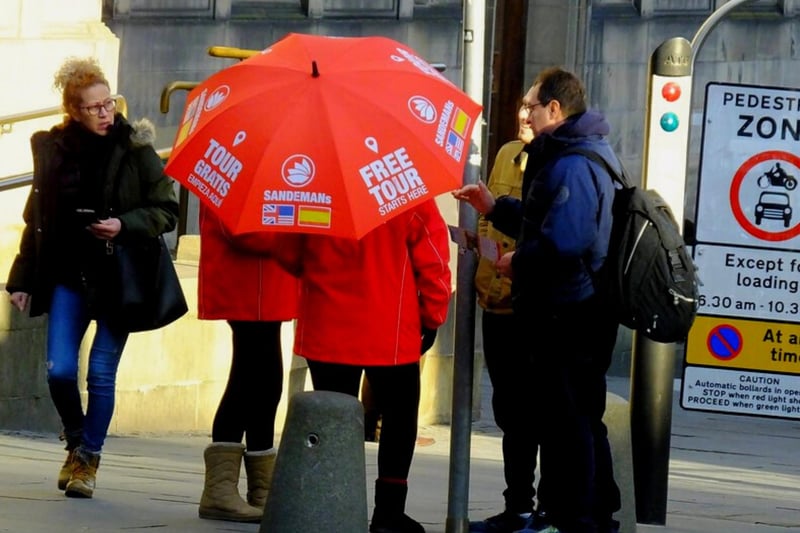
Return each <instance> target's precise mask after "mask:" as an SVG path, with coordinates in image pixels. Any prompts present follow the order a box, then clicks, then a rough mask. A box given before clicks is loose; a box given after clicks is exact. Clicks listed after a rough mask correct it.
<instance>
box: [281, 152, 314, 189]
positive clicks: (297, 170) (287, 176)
mask: <svg viewBox="0 0 800 533" xmlns="http://www.w3.org/2000/svg"><path fill="white" fill-rule="evenodd" d="M315 172H316V167H315V166H314V161H312V160H311V158H310V157H308V156H307V155H304V154H294V155H291V156H289V157H287V158H286V160H285V161H284V162H283V165H281V176H283V181H285V182H286V184H287V185H289V186H291V187H305V186H306V185H308V184H309V183H311V181H312V180H313V179H314V174H315Z"/></svg>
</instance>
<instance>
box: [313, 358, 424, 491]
mask: <svg viewBox="0 0 800 533" xmlns="http://www.w3.org/2000/svg"><path fill="white" fill-rule="evenodd" d="M308 370H309V371H310V372H311V381H312V382H313V383H314V390H327V391H334V392H341V393H344V394H349V395H351V396H355V397H356V398H357V397H358V391H359V387H360V383H361V372H362V370H363V371H364V373H365V374H366V376H367V379H368V380H369V383H370V386H371V387H372V395H373V397H374V399H375V404H376V405H377V407H378V411H379V412H380V413H381V415H382V422H381V439H380V442H379V444H378V478H382V479H390V480H398V481H399V480H402V481H405V480H406V479H407V478H408V472H409V470H410V469H411V459H412V458H413V456H414V445H415V443H416V440H417V415H418V411H419V390H420V378H419V363H413V364H408V365H398V366H367V367H363V368H362V367H360V366H352V365H341V364H335V363H322V362H320V361H312V360H310V359H309V360H308Z"/></svg>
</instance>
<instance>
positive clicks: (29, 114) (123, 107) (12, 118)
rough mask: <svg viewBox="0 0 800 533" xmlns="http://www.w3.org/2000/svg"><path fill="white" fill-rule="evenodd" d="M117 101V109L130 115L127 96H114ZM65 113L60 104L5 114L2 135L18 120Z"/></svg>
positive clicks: (2, 121) (23, 120)
mask: <svg viewBox="0 0 800 533" xmlns="http://www.w3.org/2000/svg"><path fill="white" fill-rule="evenodd" d="M112 98H114V99H115V100H116V101H117V109H118V110H119V112H120V113H122V115H123V116H127V115H128V101H127V100H125V97H124V96H122V95H119V94H115V95H113V96H112ZM63 113H64V108H63V107H61V106H60V105H57V106H52V107H44V108H41V109H34V110H32V111H23V112H22V113H14V114H13V115H5V116H2V117H0V135H3V134H5V133H11V131H12V129H13V126H14V124H16V123H18V122H27V121H29V120H36V119H38V118H45V117H50V116H55V115H61V114H63Z"/></svg>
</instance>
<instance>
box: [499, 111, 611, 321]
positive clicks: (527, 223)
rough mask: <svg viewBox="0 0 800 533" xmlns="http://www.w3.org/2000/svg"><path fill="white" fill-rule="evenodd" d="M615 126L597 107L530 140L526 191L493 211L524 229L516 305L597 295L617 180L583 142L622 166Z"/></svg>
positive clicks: (502, 225)
mask: <svg viewBox="0 0 800 533" xmlns="http://www.w3.org/2000/svg"><path fill="white" fill-rule="evenodd" d="M608 132H609V126H608V122H607V121H606V120H605V118H604V117H603V116H602V115H601V114H599V113H597V112H593V111H587V112H584V113H580V114H577V115H573V116H571V117H569V118H567V120H566V121H565V122H564V123H563V124H561V125H560V126H559V127H558V128H556V129H555V130H554V131H553V132H550V133H544V134H541V135H537V136H536V138H535V139H534V140H533V142H532V143H531V144H529V145H528V147H527V148H526V150H527V151H528V154H529V156H528V165H527V167H526V169H525V175H524V178H523V187H522V198H524V201H521V200H517V199H515V198H511V197H508V196H505V197H501V198H498V199H497V203H496V205H495V208H494V210H493V211H492V213H490V214H489V216H488V218H489V220H491V221H492V222H493V223H494V224H495V226H496V227H497V228H498V229H500V230H501V231H503V232H505V233H509V234H511V235H516V236H517V241H516V243H517V250H516V252H515V254H514V256H513V259H512V271H513V279H514V281H513V283H512V298H513V301H514V304H513V305H514V311H515V312H517V311H529V310H531V309H534V308H536V307H537V306H538V307H539V308H541V307H542V306H545V307H546V306H553V305H555V306H558V305H561V304H568V303H573V302H579V301H582V300H585V299H587V298H589V297H590V296H592V295H593V294H594V287H593V285H592V276H591V272H590V268H591V270H592V271H597V270H598V269H599V268H600V267H601V266H602V264H603V261H605V258H606V255H607V253H608V243H609V238H610V235H611V223H612V211H611V209H612V204H613V201H614V191H615V186H614V182H613V179H612V177H611V176H609V174H608V173H607V172H606V170H605V169H604V168H603V167H601V166H600V165H598V164H597V163H595V162H594V161H590V160H589V159H587V158H586V157H584V156H582V155H580V154H567V155H564V156H562V155H561V153H562V152H563V151H564V150H566V149H567V148H569V147H572V146H580V147H581V148H584V149H587V150H592V151H595V152H596V153H598V154H599V155H600V156H602V157H604V158H606V160H607V161H609V163H611V165H616V166H617V168H619V167H620V165H619V162H618V160H617V158H616V156H615V155H614V152H613V150H612V149H611V146H610V145H609V144H608V142H607V141H606V139H605V137H606V136H607V135H608Z"/></svg>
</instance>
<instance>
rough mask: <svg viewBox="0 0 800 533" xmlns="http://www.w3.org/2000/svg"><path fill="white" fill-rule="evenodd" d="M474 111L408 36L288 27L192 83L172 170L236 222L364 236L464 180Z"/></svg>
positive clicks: (247, 227)
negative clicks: (237, 60)
mask: <svg viewBox="0 0 800 533" xmlns="http://www.w3.org/2000/svg"><path fill="white" fill-rule="evenodd" d="M480 112H481V106H480V105H479V104H478V103H476V102H474V101H473V100H472V99H471V98H470V97H469V96H467V95H466V94H465V93H464V92H462V91H461V90H460V89H459V88H458V87H456V86H455V85H454V84H453V83H451V82H450V81H448V80H447V79H446V78H445V77H443V76H442V75H441V74H440V73H439V72H438V71H437V70H436V69H435V68H434V67H432V66H431V65H430V64H428V63H427V62H426V61H425V60H424V59H422V58H421V57H420V56H419V55H418V54H417V53H416V52H414V51H413V50H412V49H411V48H409V47H408V46H406V45H404V44H401V43H399V42H396V41H393V40H391V39H387V38H385V37H354V38H345V37H324V36H318V35H305V34H289V35H288V36H287V37H285V38H284V39H282V40H280V41H278V42H277V43H275V44H274V45H272V46H271V47H270V48H267V49H266V50H264V51H262V52H261V53H259V54H256V55H254V56H252V57H250V58H248V59H246V60H244V61H242V62H240V63H237V64H235V65H232V66H230V67H228V68H226V69H224V70H221V71H220V72H218V73H216V74H214V75H212V76H211V77H209V78H208V79H207V80H205V81H204V82H202V83H201V84H199V85H198V86H197V87H196V88H195V89H194V90H192V92H191V93H189V95H188V97H187V103H186V107H185V109H184V112H183V119H182V120H181V123H180V126H179V129H178V133H177V135H176V138H175V142H174V145H173V148H172V154H171V155H170V158H169V160H168V161H167V165H166V169H165V172H166V173H167V174H168V175H169V176H171V177H173V178H175V179H176V180H178V181H179V182H180V183H181V184H183V185H184V186H185V187H186V188H187V189H188V190H190V191H191V192H193V193H194V194H196V195H197V196H198V197H199V198H200V199H201V200H202V201H203V202H205V203H206V204H208V205H209V206H210V207H211V209H212V210H213V211H214V212H215V214H216V215H217V216H218V217H219V218H220V219H221V220H222V221H223V223H224V224H225V225H226V226H227V227H228V228H229V230H230V231H231V232H233V233H237V234H238V233H249V232H257V231H285V232H303V233H321V234H327V235H333V236H340V237H350V238H360V237H362V236H363V235H365V234H366V233H367V232H369V231H370V230H372V229H374V228H375V227H376V226H378V225H380V224H382V223H384V222H386V221H387V220H389V219H390V218H391V217H392V216H394V215H396V214H399V213H401V212H403V211H405V210H407V209H409V208H411V207H413V206H415V205H417V204H419V203H420V202H424V201H427V200H429V199H431V198H433V197H434V196H436V195H438V194H441V193H443V192H446V191H450V190H453V189H455V188H457V187H459V186H460V185H461V183H462V180H463V171H464V165H465V162H466V159H467V157H468V155H469V152H470V149H469V143H470V135H471V132H472V129H473V126H474V125H475V122H476V121H477V120H478V119H479V116H480Z"/></svg>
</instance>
